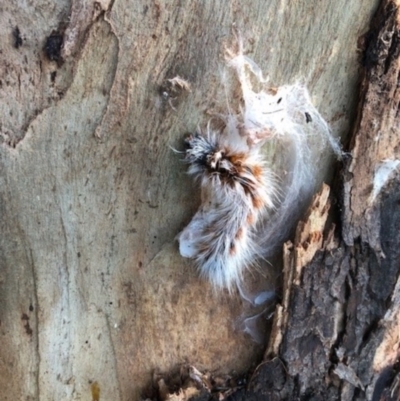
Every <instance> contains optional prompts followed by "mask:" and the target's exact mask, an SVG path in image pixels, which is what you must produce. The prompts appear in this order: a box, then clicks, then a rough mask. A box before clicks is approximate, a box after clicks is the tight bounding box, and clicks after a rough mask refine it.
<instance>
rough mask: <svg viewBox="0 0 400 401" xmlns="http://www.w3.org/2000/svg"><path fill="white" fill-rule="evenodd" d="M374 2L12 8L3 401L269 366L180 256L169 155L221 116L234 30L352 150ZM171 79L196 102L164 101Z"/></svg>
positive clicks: (66, 1)
mask: <svg viewBox="0 0 400 401" xmlns="http://www.w3.org/2000/svg"><path fill="white" fill-rule="evenodd" d="M377 4H378V0H364V1H362V2H349V1H348V0H337V1H331V0H322V1H321V0H300V1H294V2H293V1H280V0H273V1H265V0H259V1H250V0H243V1H235V0H234V1H227V0H223V1H214V0H206V1H191V2H189V1H187V2H182V1H178V0H173V1H166V0H155V1H147V0H139V1H138V0H100V1H92V0H90V1H81V0H51V1H50V0H38V1H23V0H7V1H2V2H1V4H0V37H1V41H0V73H1V76H0V112H1V116H2V117H1V124H0V229H1V236H0V255H1V256H0V398H1V400H9V401H10V400H30V401H39V400H41V401H51V400H68V401H70V400H73V401H74V400H92V401H93V400H97V399H99V398H100V400H111V401H114V400H116V401H118V400H119V401H131V400H136V399H138V397H139V394H140V392H141V389H142V388H143V387H144V386H145V385H146V384H147V383H148V382H149V381H150V380H151V378H152V375H153V373H154V371H155V370H156V369H160V370H161V371H169V370H170V369H171V368H172V367H174V366H176V365H177V364H180V363H185V362H188V363H191V364H194V365H196V366H198V367H199V368H200V369H209V370H212V371H215V372H221V373H227V372H245V371H247V370H248V368H249V367H251V366H253V364H254V363H255V361H257V362H258V361H259V360H261V359H262V348H261V347H259V346H256V345H254V343H253V342H252V340H251V339H249V338H248V337H246V336H245V335H243V334H241V333H238V332H236V331H235V330H234V323H235V319H236V318H237V317H238V315H240V313H241V304H240V302H239V301H237V300H235V299H232V298H230V297H229V296H226V295H225V294H223V295H218V296H217V295H215V294H214V293H213V291H212V289H211V288H210V287H209V285H208V284H207V283H205V282H204V281H202V280H200V279H199V278H198V276H197V273H196V272H195V269H194V267H193V265H192V264H191V263H190V262H188V261H184V260H183V259H182V258H181V257H180V256H179V255H178V252H177V247H176V244H175V242H174V237H175V235H176V234H177V233H178V232H179V231H180V230H181V229H182V228H183V227H184V225H185V224H186V223H187V222H188V221H189V219H190V217H191V215H192V214H193V212H194V211H195V210H196V207H197V205H198V203H199V197H198V194H197V193H196V189H195V186H194V185H193V184H192V183H191V181H190V179H189V178H188V177H187V176H186V174H185V168H184V166H183V165H182V163H181V162H180V160H179V155H176V154H174V152H173V151H171V147H173V148H179V147H180V145H181V141H182V137H183V134H184V133H185V132H187V131H193V130H195V129H196V127H197V125H198V124H202V123H206V121H207V119H208V118H209V112H213V111H214V112H215V111H219V110H218V105H224V107H225V105H226V99H225V93H224V91H223V90H222V86H221V82H220V81H221V74H220V70H221V66H222V65H223V64H224V60H223V57H222V54H223V51H224V48H225V46H226V45H227V44H228V45H229V44H230V43H232V40H234V37H233V35H232V27H233V26H235V27H236V29H238V30H239V31H240V32H242V34H243V39H244V44H245V50H246V52H247V54H248V55H249V56H251V57H252V58H253V59H254V60H255V61H256V62H257V63H258V64H259V65H260V67H261V68H262V69H263V71H265V72H266V73H267V74H268V75H269V76H270V82H271V84H272V85H281V84H288V83H294V82H296V81H298V80H300V81H301V82H303V83H305V84H306V85H307V87H308V88H309V89H310V92H311V95H312V97H313V101H314V103H315V105H316V106H317V108H318V109H319V110H320V111H321V113H322V114H323V116H324V117H325V118H326V119H327V121H328V123H329V124H330V126H331V127H332V129H333V131H334V133H335V135H336V136H339V135H342V136H344V135H345V134H346V133H347V132H348V130H349V127H350V125H351V122H352V116H353V115H354V109H355V105H356V102H357V91H356V88H357V84H358V63H357V57H358V54H357V46H356V43H357V40H358V38H359V37H360V36H361V35H362V34H364V33H365V31H366V29H367V26H368V25H369V22H370V17H371V15H372V14H373V12H375V8H376V6H377ZM372 59H373V58H372ZM176 76H181V77H183V78H184V79H186V80H187V81H188V82H189V83H190V86H191V92H186V93H182V96H180V95H179V96H177V94H176V93H175V92H173V91H169V90H168V86H166V85H165V83H166V82H168V79H173V78H174V77H176ZM360 149H361V148H360ZM325 164H326V165H323V166H321V169H320V171H321V177H320V179H321V180H322V179H323V177H324V174H325V172H326V171H327V170H329V166H330V164H329V161H328V160H326V163H325ZM391 199H393V198H388V200H387V203H388V204H390V202H392V200H391ZM382 216H387V215H382ZM393 238H394V237H393ZM356 239H357V237H355V240H356ZM362 249H364V248H362ZM364 251H365V250H364ZM360 252H361V251H360ZM365 252H367V251H365ZM367 254H368V252H367ZM390 260H391V259H387V260H386V263H389V262H390ZM312 263H313V262H312ZM382 263H383V262H382ZM390 266H391V265H390ZM391 268H392V267H390V268H388V269H389V271H391V270H390V269H391ZM343 269H344V271H346V267H343ZM343 274H344V273H343ZM387 274H388V277H389V276H390V277H391V276H393V280H394V276H395V273H394V272H392V273H390V274H389V273H387ZM303 275H304V269H303ZM385 277H386V276H385ZM385 288H386V286H385ZM388 291H390V289H388ZM295 294H296V291H294V290H293V292H292V296H295ZM346 299H347V298H346ZM379 299H380V298H379ZM382 299H383V300H384V299H386V298H382ZM382 302H383V301H382ZM382 308H383V307H382ZM365 313H366V312H365ZM365 319H366V318H365ZM366 322H370V320H369V319H366ZM365 324H367V323H365ZM337 330H338V331H340V330H339V329H337ZM354 330H356V332H357V330H359V329H358V328H354ZM357 333H358V332H357ZM351 338H352V337H351ZM312 340H313V339H311V340H310V342H309V343H310V347H311V346H312V345H313V344H314V343H313V341H312ZM285 341H286V340H283V342H285ZM349 341H350V340H349ZM274 363H275V362H274ZM279 366H281V365H279ZM308 382H311V379H309V381H308Z"/></svg>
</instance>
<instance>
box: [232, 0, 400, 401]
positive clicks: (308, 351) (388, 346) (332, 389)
mask: <svg viewBox="0 0 400 401" xmlns="http://www.w3.org/2000/svg"><path fill="white" fill-rule="evenodd" d="M399 6H400V2H399V1H383V2H382V4H381V6H380V8H379V10H378V12H377V15H376V16H375V18H374V20H373V24H372V28H371V30H370V32H369V33H368V35H367V36H366V50H365V55H364V58H363V80H362V85H361V90H360V100H359V111H358V117H357V120H356V122H355V128H354V133H353V136H352V138H351V146H350V148H351V154H350V155H349V156H348V160H346V162H345V166H344V169H343V172H342V174H341V181H342V183H343V185H342V191H341V192H342V193H343V197H342V201H341V202H340V203H341V204H342V207H341V213H340V223H339V225H338V229H336V227H335V224H333V223H332V222H329V223H327V220H328V216H329V210H330V201H329V187H328V186H324V187H323V189H322V191H321V192H320V193H319V194H318V195H317V196H316V197H315V198H314V201H313V203H312V205H311V207H310V210H309V212H308V215H307V217H306V219H305V222H304V223H300V224H299V226H298V228H297V232H296V236H295V239H294V243H290V242H289V243H287V244H285V246H284V251H283V252H284V290H283V297H282V302H280V303H279V304H278V305H277V308H276V312H275V317H274V327H273V330H272V334H271V337H270V342H269V346H268V347H267V351H266V354H265V357H264V362H263V363H262V364H260V366H259V367H258V368H257V369H256V371H255V373H254V375H253V377H252V380H251V382H250V384H249V386H248V388H247V390H245V389H242V390H240V391H237V392H236V393H235V394H234V395H233V396H232V397H231V399H235V400H240V399H243V400H244V399H245V400H298V399H301V400H326V401H330V400H332V401H333V400H340V401H350V400H360V401H361V400H372V401H391V400H392V401H397V400H400V359H399V357H400V252H399V246H400V209H399V204H400V180H399V168H398V167H399V166H400V125H399V123H400V120H399V103H400V91H399V76H400V75H399V73H400V58H399V55H400V9H399ZM331 215H332V213H331ZM333 219H334V217H333ZM336 220H338V218H336Z"/></svg>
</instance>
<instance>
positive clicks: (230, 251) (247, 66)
mask: <svg viewBox="0 0 400 401" xmlns="http://www.w3.org/2000/svg"><path fill="white" fill-rule="evenodd" d="M229 64H230V66H232V67H233V68H234V69H235V71H236V75H237V78H238V80H239V83H240V86H241V90H242V98H243V104H242V105H241V109H240V112H239V113H237V114H233V113H231V112H230V113H228V114H227V116H226V117H225V118H224V120H225V127H224V129H223V130H221V131H215V130H213V129H212V128H210V126H208V127H207V130H206V132H197V133H196V134H194V135H191V136H189V137H188V138H187V139H186V145H187V150H186V152H185V161H186V162H187V163H188V164H189V170H188V172H189V174H190V175H192V176H193V177H194V178H195V179H196V180H197V181H198V182H199V184H200V188H201V206H200V208H199V210H198V211H197V213H196V214H195V215H194V217H193V219H192V220H191V222H190V223H189V224H188V226H187V227H186V228H185V229H184V230H183V231H182V232H181V233H180V234H179V235H178V240H179V250H180V253H181V255H182V256H183V257H188V258H193V259H194V260H195V261H196V264H197V266H198V269H199V271H200V274H201V276H203V277H206V278H208V279H209V280H210V281H211V283H212V284H213V285H214V286H215V287H217V288H227V289H228V290H229V291H231V290H232V289H233V288H234V287H235V286H238V287H239V289H240V286H241V282H242V279H243V272H244V270H245V269H246V268H248V267H250V266H252V265H254V264H255V263H257V260H258V259H259V258H265V257H267V256H268V255H270V254H271V252H273V250H274V249H275V247H276V245H277V244H279V243H280V242H281V241H282V239H284V238H285V236H286V235H287V233H288V231H289V230H290V228H291V226H292V225H293V222H292V221H293V220H294V219H295V217H296V216H295V214H296V213H295V212H294V211H296V206H297V204H299V203H300V202H301V201H304V199H307V198H308V197H310V196H311V195H312V194H313V192H314V191H315V180H314V176H315V170H316V168H318V157H319V153H321V150H323V148H325V147H326V145H327V144H329V145H330V147H331V148H333V150H334V151H335V152H336V153H337V154H338V155H339V154H340V152H341V151H340V147H339V145H338V144H337V143H336V141H335V140H334V139H333V138H332V137H331V134H330V130H329V127H328V125H327V124H326V122H325V121H324V120H323V118H322V117H321V116H320V114H319V113H318V111H317V110H316V109H315V107H314V106H313V105H312V103H311V101H310V98H309V95H308V92H307V90H306V89H305V88H304V87H303V86H301V85H293V86H283V87H280V88H276V89H273V90H272V89H263V90H261V91H259V92H255V91H253V89H252V86H251V83H250V76H249V73H250V74H253V76H255V78H256V79H257V80H258V81H259V82H263V78H262V74H261V71H260V69H259V68H258V66H257V65H256V64H255V63H254V62H253V61H252V60H250V59H249V58H247V57H246V56H244V55H243V54H239V55H238V56H236V57H234V58H232V59H231V61H230V63H229ZM309 125H311V128H310V127H308V126H309ZM266 141H273V142H274V143H275V145H276V146H277V149H279V152H280V157H281V158H282V159H283V160H284V164H285V170H286V178H285V180H283V179H282V177H279V179H277V178H276V173H275V172H273V171H272V170H271V163H270V164H267V162H266V160H264V159H263V156H262V153H261V147H262V145H263V144H264V143H265V142H266ZM297 210H298V208H297Z"/></svg>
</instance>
